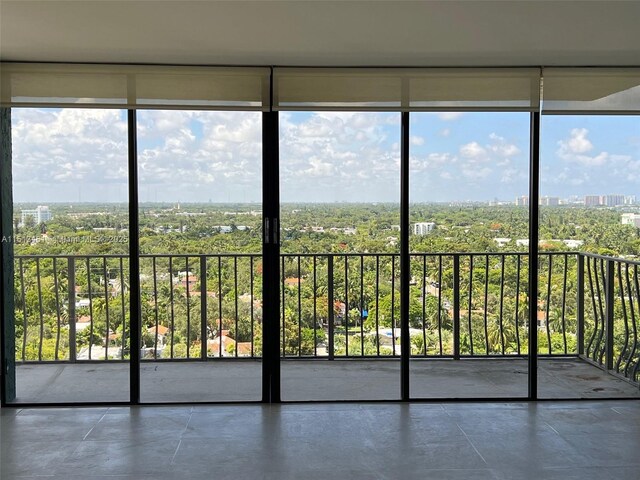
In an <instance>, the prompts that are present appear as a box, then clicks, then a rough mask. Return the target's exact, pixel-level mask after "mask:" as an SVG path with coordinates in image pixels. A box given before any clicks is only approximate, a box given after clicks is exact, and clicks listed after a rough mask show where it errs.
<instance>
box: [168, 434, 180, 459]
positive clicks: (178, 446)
mask: <svg viewBox="0 0 640 480" xmlns="http://www.w3.org/2000/svg"><path fill="white" fill-rule="evenodd" d="M180 445H182V439H179V440H178V445H177V446H176V451H175V452H173V456H172V457H171V463H170V464H169V465H175V461H176V455H178V450H180Z"/></svg>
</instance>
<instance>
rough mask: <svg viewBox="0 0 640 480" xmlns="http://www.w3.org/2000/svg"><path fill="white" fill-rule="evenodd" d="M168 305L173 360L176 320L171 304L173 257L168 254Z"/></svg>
mask: <svg viewBox="0 0 640 480" xmlns="http://www.w3.org/2000/svg"><path fill="white" fill-rule="evenodd" d="M169 305H170V307H169V308H170V309H171V346H170V350H171V360H173V355H174V352H173V347H174V345H175V330H176V322H175V308H174V304H173V257H172V256H169Z"/></svg>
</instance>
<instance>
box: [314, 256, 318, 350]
mask: <svg viewBox="0 0 640 480" xmlns="http://www.w3.org/2000/svg"><path fill="white" fill-rule="evenodd" d="M317 260H318V257H317V256H316V255H314V256H313V356H314V357H317V356H318V295H317V292H318V279H317V267H318V263H317Z"/></svg>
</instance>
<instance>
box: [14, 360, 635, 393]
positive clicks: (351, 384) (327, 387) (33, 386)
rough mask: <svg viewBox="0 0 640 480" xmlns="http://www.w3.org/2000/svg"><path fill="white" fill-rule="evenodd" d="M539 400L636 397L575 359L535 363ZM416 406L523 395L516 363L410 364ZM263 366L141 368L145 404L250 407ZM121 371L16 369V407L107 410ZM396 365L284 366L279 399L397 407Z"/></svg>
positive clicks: (125, 375) (521, 366)
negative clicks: (421, 401)
mask: <svg viewBox="0 0 640 480" xmlns="http://www.w3.org/2000/svg"><path fill="white" fill-rule="evenodd" d="M538 370H539V377H538V378H539V395H540V397H541V398H619V397H636V398H638V397H640V389H639V388H638V387H637V386H632V385H630V384H628V383H627V382H624V381H622V380H619V379H617V378H615V377H613V376H612V375H609V374H607V373H605V372H603V371H602V370H600V369H598V368H596V367H594V366H592V365H590V364H588V363H586V362H583V361H581V360H578V359H575V358H574V359H571V358H565V359H562V358H556V359H540V361H539V369H538ZM410 371H411V395H412V396H413V397H415V398H443V399H444V398H474V397H475V398H480V397H490V398H500V397H502V398H515V397H526V395H527V371H528V368H527V362H526V360H522V359H508V360H502V359H490V360H488V359H465V360H460V361H455V360H435V359H433V360H414V361H412V362H411V365H410ZM261 374H262V366H261V363H260V362H257V361H244V360H242V361H234V360H223V361H211V362H189V363H185V362H182V363H178V362H171V363H159V362H154V363H144V364H143V366H142V369H141V396H142V400H143V401H144V402H150V403H151V402H153V403H156V402H157V403H165V402H188V403H191V402H207V401H234V402H235V401H257V400H260V395H261ZM128 388H129V365H128V364H105V363H95V364H86V363H85V364H66V365H65V364H61V365H51V364H28V365H20V366H18V369H17V395H18V398H17V400H18V401H19V402H29V403H30V402H33V403H38V402H51V403H56V402H57V403H60V402H83V401H84V402H91V401H93V402H96V401H97V402H113V401H122V402H127V401H128V400H129V390H128ZM399 394H400V362H399V361H398V360H335V361H333V362H330V361H326V360H287V361H284V362H282V398H283V400H289V401H305V400H397V399H398V398H399Z"/></svg>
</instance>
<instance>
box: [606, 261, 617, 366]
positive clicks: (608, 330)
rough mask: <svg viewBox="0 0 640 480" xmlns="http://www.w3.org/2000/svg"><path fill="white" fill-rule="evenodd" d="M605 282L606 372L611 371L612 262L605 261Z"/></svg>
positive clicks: (613, 274) (613, 293)
mask: <svg viewBox="0 0 640 480" xmlns="http://www.w3.org/2000/svg"><path fill="white" fill-rule="evenodd" d="M606 275H607V277H606V281H605V296H606V300H605V306H606V315H605V320H606V325H605V335H606V340H605V345H604V349H605V368H606V369H607V370H613V322H614V312H613V301H614V295H615V287H614V284H613V282H614V276H615V272H614V266H613V261H612V260H607V266H606Z"/></svg>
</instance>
